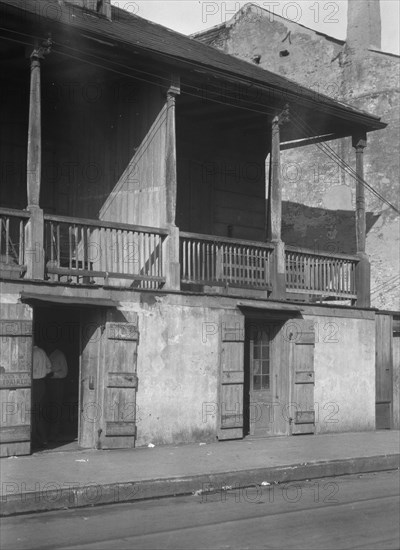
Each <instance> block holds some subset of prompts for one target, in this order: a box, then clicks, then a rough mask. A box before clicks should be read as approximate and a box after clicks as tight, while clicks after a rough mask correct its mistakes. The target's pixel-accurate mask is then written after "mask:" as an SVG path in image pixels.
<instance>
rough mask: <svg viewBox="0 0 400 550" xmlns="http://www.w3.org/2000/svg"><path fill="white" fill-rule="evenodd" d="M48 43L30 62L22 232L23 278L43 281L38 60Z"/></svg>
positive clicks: (36, 46)
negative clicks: (26, 215) (26, 214)
mask: <svg viewBox="0 0 400 550" xmlns="http://www.w3.org/2000/svg"><path fill="white" fill-rule="evenodd" d="M50 46H51V42H50V41H47V42H46V43H44V45H43V46H41V47H39V46H38V45H37V44H36V45H35V49H34V50H33V52H32V54H31V57H30V60H31V64H30V71H31V78H30V95H29V123H28V154H27V177H26V181H27V198H28V206H27V210H28V211H29V213H30V219H29V221H28V223H27V225H26V229H25V247H26V248H25V259H26V267H27V271H26V277H27V278H28V279H43V278H44V248H43V239H44V219H43V210H42V209H41V208H40V206H39V200H40V184H41V173H42V135H41V83H40V60H41V59H43V58H44V55H45V54H46V53H48V52H49V51H50Z"/></svg>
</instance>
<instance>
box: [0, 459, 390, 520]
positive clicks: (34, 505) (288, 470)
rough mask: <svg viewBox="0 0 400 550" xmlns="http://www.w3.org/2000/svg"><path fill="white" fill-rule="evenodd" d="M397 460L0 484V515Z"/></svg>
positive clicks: (375, 466)
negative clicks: (29, 487)
mask: <svg viewBox="0 0 400 550" xmlns="http://www.w3.org/2000/svg"><path fill="white" fill-rule="evenodd" d="M399 461H400V454H394V455H378V456H372V457H360V458H347V459H340V460H331V461H323V462H308V463H303V464H294V465H290V466H274V467H269V468H257V469H246V470H238V471H228V472H221V473H216V474H199V475H195V476H187V477H172V478H164V479H150V480H144V481H131V482H121V483H111V484H98V483H89V484H87V485H78V486H76V485H75V486H74V485H70V486H67V487H65V485H66V484H63V485H62V484H59V483H56V482H49V483H47V484H46V485H45V486H44V487H43V488H42V489H41V490H40V489H39V490H36V491H26V492H22V491H20V492H18V491H15V492H10V493H9V492H8V491H9V490H10V489H15V488H16V485H17V484H15V483H12V482H9V483H7V482H4V483H3V494H2V496H1V513H0V516H3V517H4V516H11V515H16V514H29V513H33V512H47V511H51V510H62V509H66V508H81V507H85V506H100V505H106V504H121V503H124V502H133V501H138V500H147V499H156V498H165V497H172V496H178V495H181V496H183V495H190V494H197V495H200V494H206V493H217V492H219V491H227V490H229V489H232V488H235V489H239V488H246V487H254V486H257V487H259V488H260V490H262V486H263V483H264V485H266V483H268V484H275V483H289V482H293V481H305V480H309V479H316V478H323V477H333V476H342V475H351V474H362V473H368V472H380V471H385V470H396V469H398V468H399ZM4 490H5V491H4Z"/></svg>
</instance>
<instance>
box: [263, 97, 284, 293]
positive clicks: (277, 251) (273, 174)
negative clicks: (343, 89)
mask: <svg viewBox="0 0 400 550" xmlns="http://www.w3.org/2000/svg"><path fill="white" fill-rule="evenodd" d="M288 117H289V107H288V106H285V109H284V110H283V111H282V113H281V114H280V115H279V116H276V117H275V118H274V119H273V121H272V138H271V156H270V170H269V182H268V187H269V192H268V213H267V240H268V241H270V242H272V243H273V244H274V247H275V248H274V253H273V268H272V279H273V289H272V298H275V299H281V298H282V299H283V298H284V297H285V292H286V281H285V247H284V243H283V242H282V238H281V234H282V230H281V228H282V181H281V151H280V125H281V124H284V123H285V122H287V120H288Z"/></svg>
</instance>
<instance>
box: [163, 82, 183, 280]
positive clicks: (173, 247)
mask: <svg viewBox="0 0 400 550" xmlns="http://www.w3.org/2000/svg"><path fill="white" fill-rule="evenodd" d="M179 94H180V79H179V76H178V75H172V76H171V85H170V87H169V88H168V91H167V125H166V143H165V162H166V166H165V185H166V221H167V226H168V228H169V231H170V234H169V236H168V237H167V238H166V241H165V253H164V258H165V269H166V277H167V282H166V287H168V288H170V289H175V290H179V289H180V264H179V230H178V228H177V227H176V223H175V222H176V197H177V187H178V179H177V167H176V112H175V103H176V96H177V95H179Z"/></svg>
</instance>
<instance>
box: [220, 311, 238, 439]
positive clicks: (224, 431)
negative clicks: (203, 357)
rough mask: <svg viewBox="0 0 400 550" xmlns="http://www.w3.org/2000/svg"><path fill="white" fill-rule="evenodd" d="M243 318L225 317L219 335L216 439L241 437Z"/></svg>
mask: <svg viewBox="0 0 400 550" xmlns="http://www.w3.org/2000/svg"><path fill="white" fill-rule="evenodd" d="M243 382H244V317H242V316H239V315H224V316H223V319H222V331H221V354H220V389H219V426H218V439H240V438H242V437H243Z"/></svg>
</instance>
